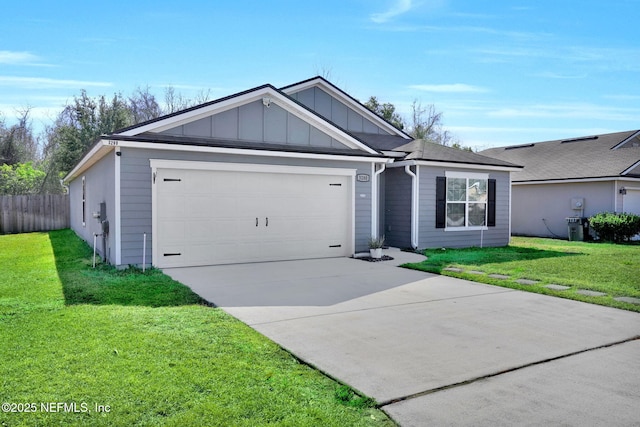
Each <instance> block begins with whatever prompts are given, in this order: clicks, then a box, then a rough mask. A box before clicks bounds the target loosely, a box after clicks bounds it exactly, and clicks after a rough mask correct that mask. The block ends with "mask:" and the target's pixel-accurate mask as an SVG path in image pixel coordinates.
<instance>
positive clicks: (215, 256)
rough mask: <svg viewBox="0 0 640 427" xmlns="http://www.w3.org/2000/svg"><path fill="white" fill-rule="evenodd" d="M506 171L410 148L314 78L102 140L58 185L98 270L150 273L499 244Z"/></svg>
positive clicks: (403, 137)
mask: <svg viewBox="0 0 640 427" xmlns="http://www.w3.org/2000/svg"><path fill="white" fill-rule="evenodd" d="M412 144H413V145H412ZM425 147H426V148H425ZM515 170H518V168H517V167H515V166H514V165H512V164H510V163H508V162H505V161H500V160H495V159H489V158H487V157H485V156H480V155H477V154H474V153H467V152H462V151H460V150H455V149H451V148H447V147H441V146H436V145H433V144H422V143H421V141H412V139H411V137H410V136H409V135H407V134H406V133H404V132H402V131H401V130H399V129H397V128H395V127H394V126H393V125H391V124H390V123H388V122H386V121H385V120H384V119H382V118H380V117H379V116H377V115H376V114H374V113H372V112H371V111H370V110H368V109H367V108H366V107H365V106H364V105H362V104H361V103H360V102H358V101H357V100H355V99H354V98H352V97H351V96H349V95H348V94H346V93H345V92H343V91H342V90H340V89H339V88H337V87H336V86H334V85H332V84H331V83H329V82H328V81H326V80H324V79H323V78H321V77H316V78H313V79H309V80H306V81H303V82H300V83H296V84H293V85H290V86H287V87H284V88H281V89H277V88H275V87H273V86H271V85H264V86H260V87H257V88H254V89H250V90H247V91H244V92H241V93H237V94H235V95H231V96H228V97H225V98H221V99H218V100H215V101H211V102H207V103H205V104H202V105H198V106H196V107H193V108H189V109H186V110H183V111H180V112H176V113H174V114H170V115H167V116H164V117H160V118H158V119H155V120H152V121H149V122H145V123H141V124H139V125H136V126H132V127H130V128H126V129H122V130H120V131H117V132H115V133H113V134H111V135H106V136H103V137H102V138H101V139H100V140H98V141H97V142H96V143H95V144H94V145H93V146H92V148H91V149H90V150H89V152H88V153H87V154H86V155H85V156H84V157H83V158H82V159H81V160H80V162H79V163H78V164H77V165H76V166H75V167H74V168H73V170H72V171H71V172H70V173H69V174H68V175H67V177H66V178H65V181H66V182H68V183H69V188H70V200H71V227H72V229H73V230H74V231H75V232H76V233H77V234H78V235H79V236H80V237H82V238H83V239H84V240H86V241H88V242H93V241H94V239H96V241H97V244H96V249H97V251H98V252H99V253H100V254H102V255H103V256H104V257H105V258H106V259H107V260H108V261H109V262H110V263H111V264H114V265H117V266H121V265H129V264H133V265H141V264H142V263H143V262H144V263H146V264H152V265H154V266H157V267H161V268H162V267H178V266H194V265H209V264H229V263H243V262H258V261H274V260H290V259H303V258H320V257H338V256H351V255H353V254H355V253H358V252H362V251H366V250H367V243H368V239H369V238H370V237H371V236H377V235H379V234H383V233H386V234H387V236H388V238H389V243H390V244H393V245H396V246H400V247H414V248H416V247H420V248H422V247H439V246H457V247H458V246H471V245H480V244H481V243H482V244H484V245H505V244H507V243H508V240H509V211H510V195H509V175H510V172H512V171H515ZM103 231H104V232H103ZM96 234H98V235H100V236H98V237H97V238H96V237H95V235H96Z"/></svg>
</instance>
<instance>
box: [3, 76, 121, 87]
mask: <svg viewBox="0 0 640 427" xmlns="http://www.w3.org/2000/svg"><path fill="white" fill-rule="evenodd" d="M0 86H12V87H14V88H15V87H20V88H22V89H54V88H72V89H82V88H88V87H109V86H112V83H109V82H91V81H86V80H61V79H50V78H46V77H17V76H0Z"/></svg>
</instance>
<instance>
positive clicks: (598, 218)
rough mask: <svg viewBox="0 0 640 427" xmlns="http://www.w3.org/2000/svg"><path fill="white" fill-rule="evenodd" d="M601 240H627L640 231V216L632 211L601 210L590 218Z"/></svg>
mask: <svg viewBox="0 0 640 427" xmlns="http://www.w3.org/2000/svg"><path fill="white" fill-rule="evenodd" d="M589 224H591V228H593V229H594V230H595V232H596V233H597V234H598V238H599V239H600V240H604V241H607V242H615V243H620V242H625V241H628V240H629V239H631V238H632V237H633V236H635V235H636V234H638V233H640V216H638V215H634V214H630V213H624V212H623V213H611V212H600V213H599V214H596V215H594V216H592V217H591V218H589Z"/></svg>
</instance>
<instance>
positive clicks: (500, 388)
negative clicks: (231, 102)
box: [165, 252, 640, 426]
mask: <svg viewBox="0 0 640 427" xmlns="http://www.w3.org/2000/svg"><path fill="white" fill-rule="evenodd" d="M389 254H390V255H391V256H394V257H395V258H396V259H395V260H394V261H385V262H379V263H369V262H365V261H361V260H353V259H347V258H334V259H321V260H306V261H288V262H275V263H263V264H246V265H233V266H214V267H194V268H180V269H166V270H165V273H167V274H169V275H170V276H172V277H173V278H175V279H176V280H178V281H180V282H182V283H184V284H186V285H188V286H190V287H191V288H192V289H193V290H194V291H195V292H197V293H198V294H200V295H201V296H202V297H204V298H205V299H207V300H208V301H210V302H213V303H214V304H216V305H218V306H220V307H222V308H223V309H224V310H225V311H227V312H229V313H231V314H232V315H234V316H235V317H237V318H239V319H240V320H242V321H244V322H245V323H247V324H248V325H250V326H251V327H252V328H254V329H256V330H258V331H259V332H261V333H262V334H264V335H266V336H267V337H269V338H270V339H272V340H274V341H275V342H277V343H279V344H280V345H281V346H282V347H284V348H286V349H287V350H289V351H291V352H292V353H294V354H295V355H297V356H298V357H300V358H301V359H303V360H305V361H306V362H308V363H309V364H311V365H313V366H316V367H317V368H319V369H321V370H323V371H324V372H326V373H328V374H329V375H331V376H333V377H335V378H338V379H340V380H341V381H343V382H345V383H347V384H349V385H351V386H352V387H353V388H355V389H357V390H360V391H361V392H363V393H365V394H367V395H369V396H371V397H373V398H375V399H376V400H377V401H378V402H379V403H380V404H381V407H382V409H383V410H385V411H386V412H387V413H388V414H389V415H391V416H392V417H393V418H394V419H395V420H396V421H397V422H398V423H399V424H401V425H403V426H413V425H415V426H422V425H505V426H506V425H523V424H526V425H547V424H554V425H558V424H562V425H576V426H578V425H580V426H583V425H625V426H626V425H640V405H638V402H640V363H638V361H639V360H640V339H639V337H640V315H639V314H637V313H632V312H627V311H623V310H617V309H612V308H607V307H601V306H596V305H592V304H586V303H581V302H577V301H570V300H565V299H561V298H554V297H548V296H544V295H538V294H534V293H528V292H521V291H516V290H512V289H506V288H500V287H495V286H490V285H483V284H479V283H473V282H468V281H464V280H458V279H453V278H449V277H445V276H438V275H432V274H427V273H421V272H416V271H411V270H406V269H401V268H397V267H395V265H396V264H400V263H403V262H407V261H419V260H420V259H422V257H420V256H418V255H415V254H407V253H401V252H392V253H389Z"/></svg>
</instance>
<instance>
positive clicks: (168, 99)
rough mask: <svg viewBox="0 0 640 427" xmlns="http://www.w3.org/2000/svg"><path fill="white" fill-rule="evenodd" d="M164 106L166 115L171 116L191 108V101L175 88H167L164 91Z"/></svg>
mask: <svg viewBox="0 0 640 427" xmlns="http://www.w3.org/2000/svg"><path fill="white" fill-rule="evenodd" d="M164 104H165V107H164V113H165V114H171V113H175V112H176V111H180V110H184V109H185V108H189V107H190V106H191V101H190V100H189V99H187V98H185V97H184V96H182V94H181V93H180V92H177V91H176V88H174V87H173V86H167V87H166V88H165V89H164Z"/></svg>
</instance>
